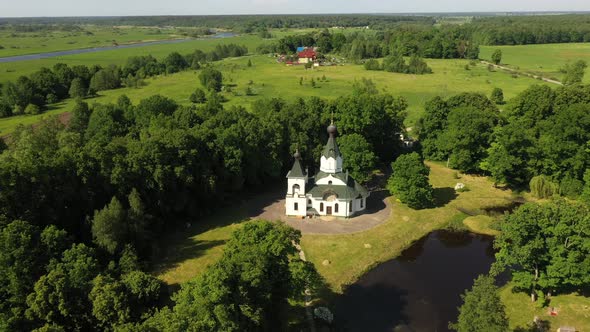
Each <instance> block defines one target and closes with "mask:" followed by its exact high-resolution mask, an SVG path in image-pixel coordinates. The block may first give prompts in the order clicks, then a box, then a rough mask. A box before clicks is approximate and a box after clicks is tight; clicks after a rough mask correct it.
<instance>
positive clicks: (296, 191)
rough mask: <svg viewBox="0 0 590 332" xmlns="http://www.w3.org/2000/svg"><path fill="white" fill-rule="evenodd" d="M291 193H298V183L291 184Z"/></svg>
mask: <svg viewBox="0 0 590 332" xmlns="http://www.w3.org/2000/svg"><path fill="white" fill-rule="evenodd" d="M293 194H299V185H298V184H294V185H293Z"/></svg>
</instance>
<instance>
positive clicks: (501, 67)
mask: <svg viewBox="0 0 590 332" xmlns="http://www.w3.org/2000/svg"><path fill="white" fill-rule="evenodd" d="M480 62H481V63H483V64H484V65H488V66H493V67H494V68H499V69H502V70H505V71H508V72H511V73H514V74H518V75H523V76H528V77H530V78H534V79H538V80H542V81H544V82H547V83H553V84H557V85H563V83H561V82H560V81H556V80H552V79H550V78H546V77H543V76H539V75H534V74H529V73H523V72H521V71H518V70H515V69H512V68H509V67H505V66H502V65H497V64H494V63H491V62H489V61H485V60H481V61H480Z"/></svg>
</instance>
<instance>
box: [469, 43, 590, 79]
mask: <svg viewBox="0 0 590 332" xmlns="http://www.w3.org/2000/svg"><path fill="white" fill-rule="evenodd" d="M480 49H481V51H480V54H479V57H480V58H482V59H485V60H490V59H491V57H492V53H493V52H494V50H496V49H499V50H502V63H503V64H506V65H507V66H509V67H511V68H514V69H519V70H521V71H525V72H530V73H539V74H542V75H543V76H545V77H554V78H557V79H558V80H561V78H562V76H563V74H562V73H560V72H559V69H560V68H561V67H563V66H564V65H565V64H566V63H567V62H568V61H575V60H580V59H581V60H586V62H588V63H589V64H590V43H570V44H540V45H517V46H481V47H480ZM584 82H585V83H590V71H589V70H586V75H585V77H584Z"/></svg>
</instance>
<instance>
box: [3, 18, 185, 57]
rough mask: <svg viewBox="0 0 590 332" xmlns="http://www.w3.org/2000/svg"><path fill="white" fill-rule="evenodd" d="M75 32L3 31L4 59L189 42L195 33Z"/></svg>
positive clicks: (103, 28) (135, 29) (153, 29)
mask: <svg viewBox="0 0 590 332" xmlns="http://www.w3.org/2000/svg"><path fill="white" fill-rule="evenodd" d="M79 28H80V30H73V31H48V30H47V31H34V32H17V31H14V30H12V29H6V30H0V45H1V46H2V47H3V48H2V49H0V57H8V56H15V55H23V54H35V53H45V52H55V51H65V50H73V49H80V48H90V47H102V46H112V45H113V44H114V43H117V44H130V43H138V42H145V41H156V40H166V39H177V38H186V36H184V35H182V33H183V32H190V31H191V30H192V29H190V28H186V29H178V28H159V27H113V26H93V25H81V26H79Z"/></svg>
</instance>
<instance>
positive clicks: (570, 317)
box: [500, 284, 590, 331]
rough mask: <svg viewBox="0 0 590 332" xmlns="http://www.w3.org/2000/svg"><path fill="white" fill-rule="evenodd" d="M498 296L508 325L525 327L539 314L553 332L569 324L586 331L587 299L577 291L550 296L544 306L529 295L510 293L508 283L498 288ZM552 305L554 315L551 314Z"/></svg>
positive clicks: (589, 327) (589, 310)
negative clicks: (508, 321) (548, 301)
mask: <svg viewBox="0 0 590 332" xmlns="http://www.w3.org/2000/svg"><path fill="white" fill-rule="evenodd" d="M500 298H501V299H502V302H504V304H505V305H506V314H507V315H508V319H509V320H510V328H511V329H516V328H517V327H525V326H527V325H528V324H530V323H531V322H532V321H533V318H534V317H535V316H536V317H539V319H540V320H541V321H543V323H544V324H545V325H546V326H547V327H548V328H547V329H545V331H557V329H558V328H559V327H560V326H572V327H575V328H576V331H590V298H589V297H584V296H580V295H578V294H567V295H554V296H552V297H551V302H550V303H549V306H548V307H546V308H542V309H539V308H537V307H536V303H533V302H531V298H530V296H529V295H527V294H524V293H513V292H512V284H508V285H506V286H504V287H502V289H501V291H500ZM551 307H554V308H555V310H556V311H557V312H558V314H557V316H551V315H550V310H551Z"/></svg>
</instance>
